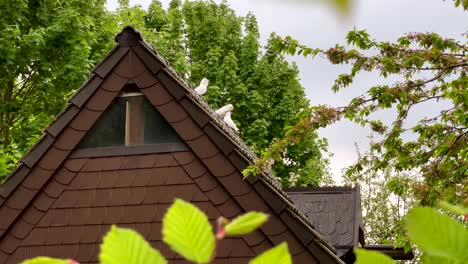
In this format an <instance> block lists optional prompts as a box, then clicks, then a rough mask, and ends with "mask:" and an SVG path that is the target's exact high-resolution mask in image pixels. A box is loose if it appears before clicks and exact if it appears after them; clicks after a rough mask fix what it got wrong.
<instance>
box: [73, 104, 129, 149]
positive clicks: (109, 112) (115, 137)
mask: <svg viewBox="0 0 468 264" xmlns="http://www.w3.org/2000/svg"><path fill="white" fill-rule="evenodd" d="M124 145H125V98H120V97H118V98H116V99H115V100H114V101H113V102H112V103H111V105H110V106H109V107H108V108H107V109H106V111H104V113H102V115H101V116H100V117H99V119H98V120H97V122H96V123H95V124H94V126H93V127H92V128H91V129H90V130H89V132H88V133H87V134H86V136H85V137H84V138H83V140H82V141H81V142H80V145H79V147H80V148H100V147H114V146H124Z"/></svg>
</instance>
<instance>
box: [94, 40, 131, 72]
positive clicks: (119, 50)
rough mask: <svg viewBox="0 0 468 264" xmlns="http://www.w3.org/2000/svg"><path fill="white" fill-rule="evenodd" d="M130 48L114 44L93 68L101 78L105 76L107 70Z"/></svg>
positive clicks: (109, 70)
mask: <svg viewBox="0 0 468 264" xmlns="http://www.w3.org/2000/svg"><path fill="white" fill-rule="evenodd" d="M129 50H130V48H128V47H120V46H116V47H115V48H114V49H113V50H112V51H111V53H110V54H109V55H107V56H106V57H105V58H104V59H103V60H102V61H101V62H100V63H99V64H98V65H97V66H96V67H95V68H94V70H93V72H94V73H96V74H97V75H99V76H100V77H101V78H103V79H104V78H105V77H106V76H107V74H109V72H111V71H112V69H113V68H114V67H115V66H116V65H117V63H119V61H120V60H121V59H122V58H123V57H124V56H125V54H127V52H128V51H129Z"/></svg>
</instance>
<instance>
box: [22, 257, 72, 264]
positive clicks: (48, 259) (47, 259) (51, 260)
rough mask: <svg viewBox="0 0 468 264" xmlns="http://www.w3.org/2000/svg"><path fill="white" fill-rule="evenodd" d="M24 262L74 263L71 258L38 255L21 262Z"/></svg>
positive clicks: (41, 263)
mask: <svg viewBox="0 0 468 264" xmlns="http://www.w3.org/2000/svg"><path fill="white" fill-rule="evenodd" d="M21 263H22V264H70V263H73V262H72V261H71V260H64V259H56V258H47V257H37V258H33V259H29V260H26V261H23V262H21Z"/></svg>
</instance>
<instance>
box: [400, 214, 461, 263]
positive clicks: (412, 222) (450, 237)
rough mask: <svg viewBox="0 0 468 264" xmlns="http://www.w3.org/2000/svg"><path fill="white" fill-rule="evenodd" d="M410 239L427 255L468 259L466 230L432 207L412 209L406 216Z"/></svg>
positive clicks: (459, 259)
mask: <svg viewBox="0 0 468 264" xmlns="http://www.w3.org/2000/svg"><path fill="white" fill-rule="evenodd" d="M405 221H406V226H407V229H408V236H409V238H410V240H411V241H412V242H413V243H415V244H416V245H418V247H419V248H420V249H421V251H423V252H424V253H425V254H427V255H431V256H438V257H445V258H449V259H453V260H458V261H468V250H466V249H467V248H468V230H467V229H466V228H465V227H464V226H463V224H461V223H459V222H457V221H456V220H454V219H452V218H450V217H449V216H447V215H444V214H442V213H440V212H438V211H437V210H436V209H434V208H429V207H419V208H414V209H412V210H411V211H410V212H409V213H408V215H407V216H406V219H405Z"/></svg>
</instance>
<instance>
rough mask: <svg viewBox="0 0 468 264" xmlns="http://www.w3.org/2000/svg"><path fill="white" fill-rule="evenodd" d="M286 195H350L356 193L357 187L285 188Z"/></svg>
mask: <svg viewBox="0 0 468 264" xmlns="http://www.w3.org/2000/svg"><path fill="white" fill-rule="evenodd" d="M284 191H285V192H286V193H343V192H346V193H349V192H356V191H357V188H356V187H349V186H324V187H289V188H284Z"/></svg>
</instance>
